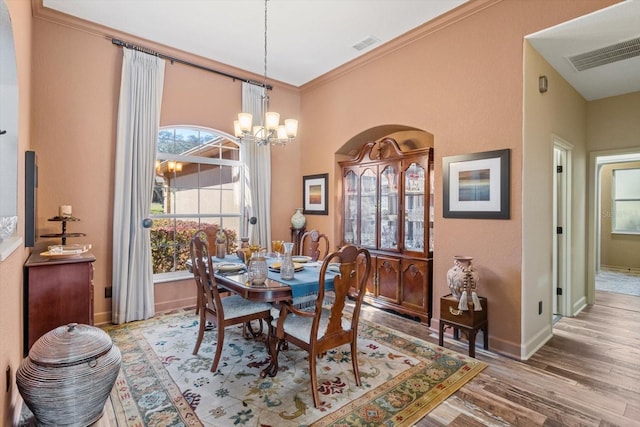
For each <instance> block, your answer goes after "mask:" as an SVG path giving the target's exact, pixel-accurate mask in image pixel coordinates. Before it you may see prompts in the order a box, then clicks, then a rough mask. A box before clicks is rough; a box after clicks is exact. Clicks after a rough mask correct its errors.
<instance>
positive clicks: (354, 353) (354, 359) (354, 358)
mask: <svg viewBox="0 0 640 427" xmlns="http://www.w3.org/2000/svg"><path fill="white" fill-rule="evenodd" d="M351 365H352V366H353V375H354V376H355V377H356V385H357V386H358V387H360V386H361V385H362V382H361V381H360V368H359V367H358V343H357V340H356V338H355V337H354V338H353V340H351Z"/></svg>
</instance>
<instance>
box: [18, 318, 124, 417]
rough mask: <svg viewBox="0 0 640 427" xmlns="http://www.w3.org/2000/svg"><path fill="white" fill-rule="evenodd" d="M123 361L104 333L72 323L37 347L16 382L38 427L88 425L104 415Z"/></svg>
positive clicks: (30, 354)
mask: <svg viewBox="0 0 640 427" xmlns="http://www.w3.org/2000/svg"><path fill="white" fill-rule="evenodd" d="M121 361H122V357H121V355H120V350H119V349H118V347H117V346H115V345H113V342H112V341H111V337H109V335H108V334H107V333H106V332H104V331H103V330H102V329H99V328H96V327H94V326H89V325H78V324H77V323H70V324H69V325H67V326H60V327H58V328H56V329H54V330H52V331H49V332H47V333H46V334H45V335H43V336H42V337H40V339H38V341H36V342H35V344H33V347H31V350H30V351H29V355H28V356H27V357H26V358H25V359H24V360H23V361H22V363H20V367H19V368H18V371H17V373H16V382H17V384H18V390H19V391H20V394H21V395H22V398H23V399H24V401H25V403H26V404H27V406H28V407H29V409H30V410H31V412H33V415H34V416H35V419H36V423H37V425H39V426H58V427H61V426H79V427H80V426H81V427H85V426H88V425H90V424H92V423H94V422H96V421H97V420H98V419H100V417H101V416H102V414H103V408H104V404H105V402H106V401H107V398H108V397H109V393H110V392H111V389H112V388H113V384H114V383H115V381H116V377H117V376H118V372H119V371H120V363H121Z"/></svg>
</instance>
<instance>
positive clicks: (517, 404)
mask: <svg viewBox="0 0 640 427" xmlns="http://www.w3.org/2000/svg"><path fill="white" fill-rule="evenodd" d="M362 316H363V317H364V318H366V319H367V320H371V321H374V322H376V323H380V324H383V325H385V326H388V327H392V328H397V329H399V330H401V331H403V332H405V333H408V334H410V335H414V336H416V337H420V338H421V339H424V340H427V341H429V342H432V343H434V344H437V343H438V336H437V334H436V333H433V332H430V331H429V330H428V329H427V328H426V327H425V326H424V325H421V324H419V323H417V322H414V321H411V320H407V319H404V318H402V317H399V316H396V315H393V314H390V313H387V312H384V311H380V310H377V309H375V308H373V307H370V306H367V305H365V306H363V311H362ZM553 332H554V336H553V338H552V339H551V340H550V341H549V342H548V343H547V344H546V345H544V346H543V347H542V348H541V349H540V350H539V351H538V352H537V353H536V354H535V355H534V356H533V357H532V358H531V359H530V360H528V361H526V362H520V361H516V360H513V359H509V358H507V357H504V356H500V355H497V354H495V353H492V352H491V351H490V350H489V351H487V350H484V349H482V347H481V345H479V346H477V348H476V357H477V358H478V359H480V360H483V361H485V362H487V363H488V364H489V366H488V367H487V368H486V369H485V370H484V371H482V372H481V373H480V374H479V375H478V376H477V377H475V378H474V379H473V380H472V381H470V382H469V383H467V384H465V385H464V386H463V387H462V388H461V389H460V390H458V391H457V392H456V393H455V394H453V395H452V396H451V397H449V399H447V400H446V401H445V402H443V403H442V404H441V405H440V406H438V407H437V408H436V409H434V410H433V411H432V412H431V413H429V414H428V415H427V416H426V417H424V418H423V419H422V420H420V421H419V422H418V423H416V426H417V427H425V426H454V427H455V426H471V427H473V426H640V297H635V296H627V295H620V294H614V293H610V292H601V291H598V292H596V303H595V304H594V305H593V306H591V307H587V308H586V309H585V310H584V311H583V312H582V313H580V314H579V315H578V316H576V317H573V318H562V319H561V320H559V321H558V322H557V323H556V324H555V325H554V328H553ZM477 341H478V343H481V342H482V339H479V340H477ZM445 347H447V348H451V349H456V350H459V351H460V352H462V353H465V354H466V353H467V343H466V341H465V340H464V339H463V340H461V341H455V340H453V339H451V338H445ZM107 406H110V405H107ZM106 411H107V412H106V414H105V417H103V419H102V420H101V421H100V422H99V423H97V424H96V426H100V427H109V426H116V424H115V421H112V417H113V415H112V414H109V410H108V409H107V410H106Z"/></svg>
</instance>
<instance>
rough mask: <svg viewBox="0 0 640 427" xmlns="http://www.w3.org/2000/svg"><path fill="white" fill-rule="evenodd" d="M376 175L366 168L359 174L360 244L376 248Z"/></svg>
mask: <svg viewBox="0 0 640 427" xmlns="http://www.w3.org/2000/svg"><path fill="white" fill-rule="evenodd" d="M377 199H378V176H377V174H376V172H375V169H371V168H367V169H365V170H364V172H363V173H362V174H361V175H360V206H359V208H360V245H361V246H365V247H369V248H374V249H375V248H376V236H377V213H378V212H377V206H378V203H377Z"/></svg>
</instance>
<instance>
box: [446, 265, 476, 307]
mask: <svg viewBox="0 0 640 427" xmlns="http://www.w3.org/2000/svg"><path fill="white" fill-rule="evenodd" d="M472 260H473V257H470V256H454V257H453V267H451V268H450V269H449V271H447V285H449V289H450V290H451V295H453V296H454V298H455V299H457V300H459V301H460V302H459V304H458V310H462V311H466V310H468V309H469V306H468V296H469V294H471V299H472V301H473V309H474V311H482V305H480V300H479V299H478V293H477V292H478V285H479V283H480V274H479V273H478V271H477V270H476V269H475V267H474V266H473V265H472V264H471V261H472Z"/></svg>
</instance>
